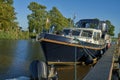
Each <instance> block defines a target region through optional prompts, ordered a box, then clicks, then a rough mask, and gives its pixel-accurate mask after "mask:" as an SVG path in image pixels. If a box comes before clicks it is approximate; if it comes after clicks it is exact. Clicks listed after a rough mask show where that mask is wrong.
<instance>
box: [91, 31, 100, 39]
mask: <svg viewBox="0 0 120 80" xmlns="http://www.w3.org/2000/svg"><path fill="white" fill-rule="evenodd" d="M93 39H94V40H99V39H100V33H98V32H94V35H93Z"/></svg>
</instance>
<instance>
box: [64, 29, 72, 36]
mask: <svg viewBox="0 0 120 80" xmlns="http://www.w3.org/2000/svg"><path fill="white" fill-rule="evenodd" d="M70 32H71V30H70V29H64V30H63V33H64V35H69V33H70Z"/></svg>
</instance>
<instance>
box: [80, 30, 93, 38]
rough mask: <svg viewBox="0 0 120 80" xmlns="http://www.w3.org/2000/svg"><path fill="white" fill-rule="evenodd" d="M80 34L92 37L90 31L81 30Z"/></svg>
mask: <svg viewBox="0 0 120 80" xmlns="http://www.w3.org/2000/svg"><path fill="white" fill-rule="evenodd" d="M81 36H82V37H92V31H88V30H83V31H82V34H81Z"/></svg>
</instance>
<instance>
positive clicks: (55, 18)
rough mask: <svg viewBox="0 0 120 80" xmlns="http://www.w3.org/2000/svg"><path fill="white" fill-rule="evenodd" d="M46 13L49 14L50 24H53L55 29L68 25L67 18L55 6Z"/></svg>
mask: <svg viewBox="0 0 120 80" xmlns="http://www.w3.org/2000/svg"><path fill="white" fill-rule="evenodd" d="M48 14H49V16H50V22H51V23H50V24H51V25H54V26H55V30H57V31H59V30H62V29H63V28H64V27H68V24H69V21H68V19H67V18H65V17H64V16H63V15H62V14H61V12H60V11H59V10H58V9H57V8H56V7H53V8H52V10H50V11H49V13H48Z"/></svg>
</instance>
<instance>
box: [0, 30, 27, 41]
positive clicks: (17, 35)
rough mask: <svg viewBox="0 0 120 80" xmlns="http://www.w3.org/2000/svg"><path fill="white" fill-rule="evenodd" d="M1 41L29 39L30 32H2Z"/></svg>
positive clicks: (0, 34) (0, 32)
mask: <svg viewBox="0 0 120 80" xmlns="http://www.w3.org/2000/svg"><path fill="white" fill-rule="evenodd" d="M0 39H29V32H28V31H25V32H22V31H19V32H15V31H0Z"/></svg>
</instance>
